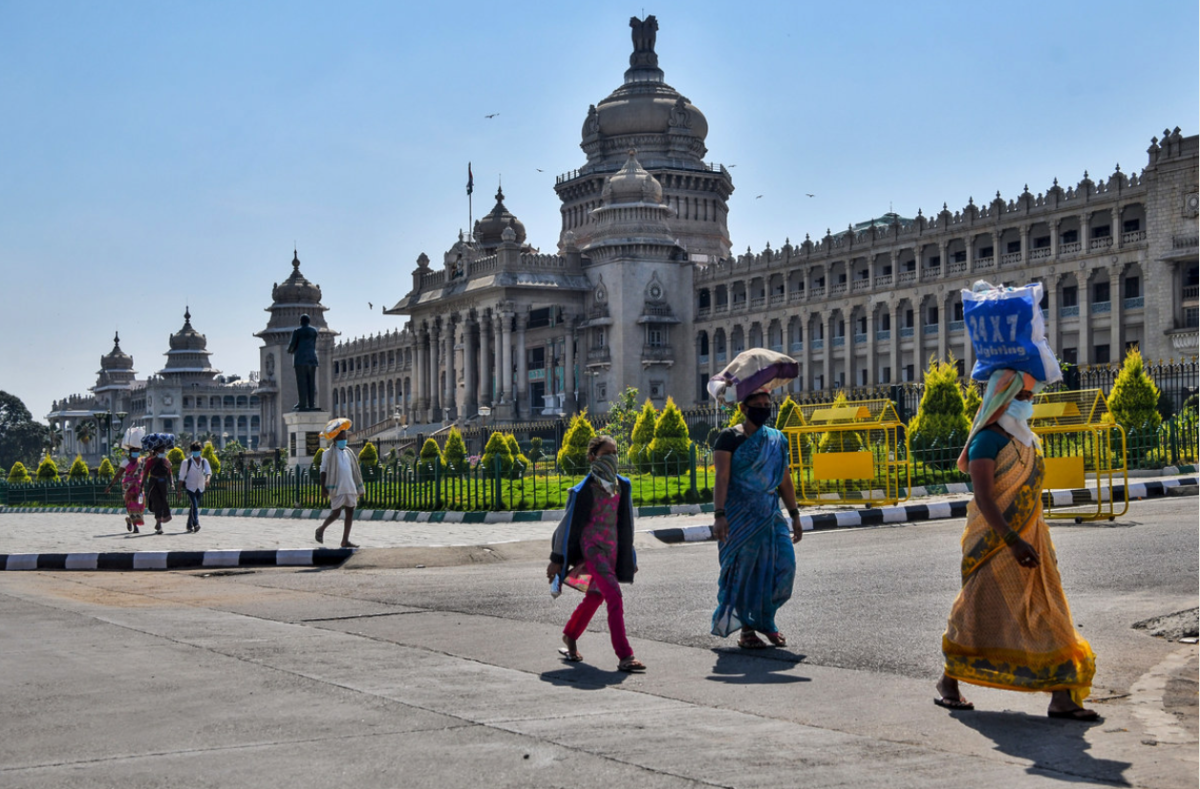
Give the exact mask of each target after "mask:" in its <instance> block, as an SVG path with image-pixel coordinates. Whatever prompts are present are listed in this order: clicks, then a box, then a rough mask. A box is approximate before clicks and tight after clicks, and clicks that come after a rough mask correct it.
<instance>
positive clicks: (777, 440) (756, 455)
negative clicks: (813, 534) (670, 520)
mask: <svg viewBox="0 0 1200 789" xmlns="http://www.w3.org/2000/svg"><path fill="white" fill-rule="evenodd" d="M787 469H788V445H787V439H786V438H784V435H783V433H781V432H779V431H778V430H776V429H774V428H772V427H767V426H765V425H764V426H763V427H760V428H759V429H758V430H756V431H755V432H754V435H752V436H750V437H749V438H748V439H746V440H745V441H744V442H743V443H742V445H741V446H740V447H738V448H737V451H735V452H734V453H733V458H732V460H731V462H730V469H729V488H728V493H727V494H726V496H725V518H726V520H728V522H729V536H728V537H727V538H726V539H725V540H724V541H723V542H722V543H721V544H720V554H719V555H720V558H721V576H720V579H719V590H718V592H717V610H716V611H714V612H713V620H712V633H713V635H714V636H722V637H724V636H728V635H729V634H730V633H733V632H735V631H737V630H739V629H741V628H742V627H743V626H744V627H752V628H754V629H755V630H757V631H759V632H760V633H775V632H778V630H779V628H777V627H776V626H775V612H776V611H778V610H779V608H780V606H782V605H783V604H784V603H786V602H787V601H788V598H790V597H791V596H792V583H793V582H794V581H795V579H796V550H795V548H794V547H793V546H792V535H791V530H790V529H789V528H788V523H787V520H786V519H785V518H784V517H783V514H782V513H781V512H780V511H779V494H778V493H777V492H776V489H777V488H778V487H779V485H780V484H781V483H782V482H783V475H784V474H786V473H787Z"/></svg>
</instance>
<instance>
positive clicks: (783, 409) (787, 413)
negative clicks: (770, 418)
mask: <svg viewBox="0 0 1200 789" xmlns="http://www.w3.org/2000/svg"><path fill="white" fill-rule="evenodd" d="M796 408H797V405H796V401H795V400H793V399H792V396H791V395H788V396H787V397H786V398H784V400H783V403H782V404H781V405H780V406H779V415H778V416H777V417H775V429H776V430H783V429H784V428H785V427H787V423H788V418H789V417H791V415H792V412H793V411H795V410H796Z"/></svg>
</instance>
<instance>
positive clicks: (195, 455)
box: [192, 452, 200, 458]
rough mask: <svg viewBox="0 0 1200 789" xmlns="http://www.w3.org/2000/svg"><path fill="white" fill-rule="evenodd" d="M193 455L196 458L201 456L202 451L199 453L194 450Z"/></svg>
mask: <svg viewBox="0 0 1200 789" xmlns="http://www.w3.org/2000/svg"><path fill="white" fill-rule="evenodd" d="M192 457H194V458H199V457H200V453H199V452H193V453H192Z"/></svg>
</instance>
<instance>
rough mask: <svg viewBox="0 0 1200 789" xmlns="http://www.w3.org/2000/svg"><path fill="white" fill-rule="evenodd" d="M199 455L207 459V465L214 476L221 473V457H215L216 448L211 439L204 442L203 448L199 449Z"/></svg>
mask: <svg viewBox="0 0 1200 789" xmlns="http://www.w3.org/2000/svg"><path fill="white" fill-rule="evenodd" d="M200 457H202V458H204V459H205V460H207V461H208V466H209V468H211V469H212V473H213V475H214V476H216V475H217V474H220V473H221V459H220V458H219V457H217V450H216V449H215V448H214V447H213V445H212V442H211V441H206V442H204V449H202V450H200Z"/></svg>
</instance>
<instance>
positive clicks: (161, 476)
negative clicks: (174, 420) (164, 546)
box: [142, 433, 175, 534]
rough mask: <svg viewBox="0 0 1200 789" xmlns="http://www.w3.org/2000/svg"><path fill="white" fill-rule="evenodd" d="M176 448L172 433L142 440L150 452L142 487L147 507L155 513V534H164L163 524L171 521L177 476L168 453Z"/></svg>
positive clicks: (143, 445)
mask: <svg viewBox="0 0 1200 789" xmlns="http://www.w3.org/2000/svg"><path fill="white" fill-rule="evenodd" d="M173 446H175V436H173V435H171V434H170V433H151V434H150V435H148V436H146V437H145V438H143V439H142V448H143V449H144V450H146V451H147V452H148V457H147V458H146V465H145V469H144V470H143V471H142V486H143V487H144V488H145V491H146V506H147V507H149V508H150V511H151V512H152V513H154V533H155V534H162V533H163V524H165V523H170V521H171V501H170V495H171V493H173V492H174V491H175V475H174V473H173V472H174V470H173V469H172V468H171V461H170V459H169V458H168V457H167V452H168V451H170V449H171V447H173Z"/></svg>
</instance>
